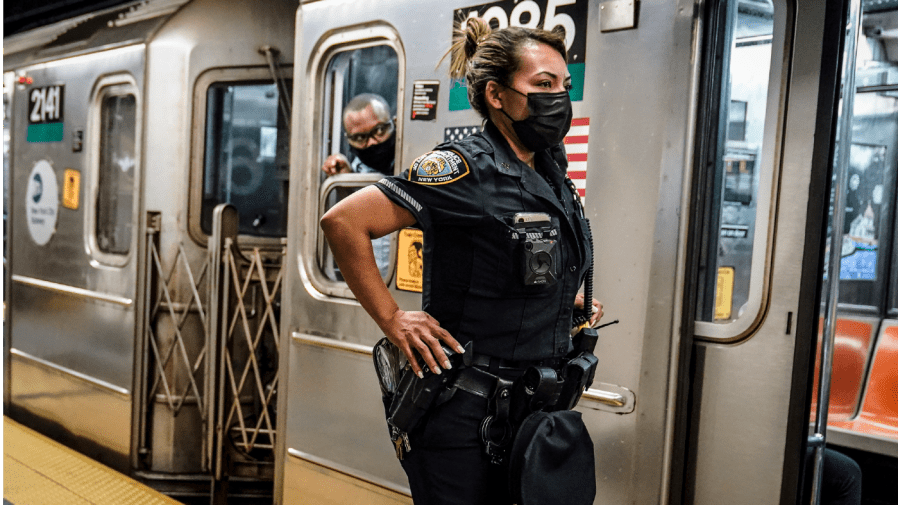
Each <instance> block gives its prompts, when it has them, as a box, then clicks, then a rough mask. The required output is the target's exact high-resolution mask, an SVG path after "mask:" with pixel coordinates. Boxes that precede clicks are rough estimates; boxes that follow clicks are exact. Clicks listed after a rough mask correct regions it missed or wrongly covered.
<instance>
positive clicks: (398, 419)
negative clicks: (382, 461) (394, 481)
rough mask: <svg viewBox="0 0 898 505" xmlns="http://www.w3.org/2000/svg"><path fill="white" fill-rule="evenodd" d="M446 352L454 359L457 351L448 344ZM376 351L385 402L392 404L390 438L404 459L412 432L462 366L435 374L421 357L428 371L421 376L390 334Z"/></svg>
mask: <svg viewBox="0 0 898 505" xmlns="http://www.w3.org/2000/svg"><path fill="white" fill-rule="evenodd" d="M443 352H444V353H446V356H447V357H448V358H449V359H450V360H452V359H453V358H452V357H453V356H454V355H455V354H456V353H455V352H454V351H452V350H451V349H449V348H448V347H446V346H443ZM373 354H374V368H375V370H376V371H377V378H378V381H379V383H380V388H381V393H382V394H383V396H384V402H385V404H389V408H388V409H387V424H388V425H389V427H390V438H391V439H392V440H393V444H394V446H395V449H396V457H397V458H399V459H402V458H403V456H404V454H405V453H406V452H408V451H410V450H411V444H410V443H409V440H408V433H409V432H411V431H412V430H413V429H414V428H415V426H417V425H418V422H419V421H420V420H421V418H422V417H423V416H424V414H425V413H426V412H427V410H428V409H429V408H430V406H431V405H432V404H433V402H434V400H435V399H436V397H437V396H439V395H440V393H441V392H442V391H443V390H444V389H445V385H446V383H448V382H449V381H450V380H452V379H453V378H454V377H455V374H454V373H452V372H453V371H455V370H457V369H458V366H456V367H455V368H453V369H452V370H443V371H442V373H441V374H435V373H433V372H432V371H431V370H430V368H429V367H428V366H427V365H426V364H425V363H424V360H423V359H421V358H420V357H419V358H418V364H419V365H420V367H421V370H422V372H423V374H424V378H419V377H418V376H417V375H415V372H414V371H412V367H411V365H410V364H409V363H408V360H407V359H406V357H405V354H403V353H402V351H401V350H399V348H398V347H396V346H395V345H393V343H392V342H390V341H389V340H387V338H386V337H384V338H382V339H381V340H380V341H379V342H378V343H377V344H376V345H375V346H374V352H373Z"/></svg>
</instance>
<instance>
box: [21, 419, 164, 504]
mask: <svg viewBox="0 0 898 505" xmlns="http://www.w3.org/2000/svg"><path fill="white" fill-rule="evenodd" d="M3 499H4V501H7V502H9V503H11V504H12V505H88V504H93V505H154V504H172V505H180V502H178V501H175V500H173V499H171V498H169V497H167V496H165V495H163V494H161V493H158V492H156V491H154V490H153V489H150V488H149V487H147V486H144V485H143V484H141V483H139V482H137V481H135V480H133V479H131V478H129V477H127V476H126V475H123V474H121V473H119V472H116V471H115V470H113V469H111V468H109V467H106V466H103V465H102V464H100V463H98V462H96V461H94V460H92V459H90V458H88V457H87V456H84V455H83V454H79V453H77V452H75V451H73V450H71V449H69V448H68V447H65V446H63V445H62V444H59V443H57V442H54V441H53V440H50V439H48V438H46V437H44V436H43V435H41V434H39V433H37V432H35V431H33V430H30V429H28V428H26V427H24V426H22V425H21V424H19V423H16V422H15V421H12V420H10V419H9V418H7V417H6V416H4V417H3Z"/></svg>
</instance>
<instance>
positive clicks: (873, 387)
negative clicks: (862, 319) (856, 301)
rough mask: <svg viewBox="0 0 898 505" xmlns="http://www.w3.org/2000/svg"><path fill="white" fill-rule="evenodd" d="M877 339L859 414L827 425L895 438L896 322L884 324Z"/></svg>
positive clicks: (897, 404)
mask: <svg viewBox="0 0 898 505" xmlns="http://www.w3.org/2000/svg"><path fill="white" fill-rule="evenodd" d="M878 340H879V341H878V343H877V345H876V350H875V352H874V354H873V363H872V365H871V367H870V379H869V381H868V383H867V390H866V392H865V394H864V400H863V405H862V406H861V411H860V413H859V414H858V416H857V417H856V418H854V419H852V420H832V421H831V422H829V423H828V424H829V426H835V427H838V428H844V429H847V430H851V431H856V432H860V433H865V434H869V435H876V436H883V437H888V438H893V439H896V440H898V323H895V322H893V323H891V324H888V323H887V325H886V326H884V328H883V330H882V331H881V333H880V336H879V339H878Z"/></svg>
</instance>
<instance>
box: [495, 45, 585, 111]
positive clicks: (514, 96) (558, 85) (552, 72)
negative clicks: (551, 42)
mask: <svg viewBox="0 0 898 505" xmlns="http://www.w3.org/2000/svg"><path fill="white" fill-rule="evenodd" d="M570 82H571V76H570V75H569V74H568V72H567V65H566V64H565V62H564V58H562V56H561V53H559V52H558V51H556V50H555V49H553V48H552V47H551V46H548V45H546V44H528V45H526V46H524V47H523V48H521V67H520V68H519V69H518V71H517V72H515V73H514V74H513V75H512V77H511V82H510V84H511V87H513V88H514V89H515V90H517V91H519V93H515V92H514V91H513V90H510V89H507V88H503V89H502V90H501V91H500V93H501V95H502V108H503V109H505V112H507V113H508V115H509V116H511V117H512V118H514V119H515V120H516V121H520V120H522V119H526V118H527V116H529V115H530V113H529V112H528V109H527V97H526V96H524V95H526V94H527V93H558V92H561V91H565V90H566V87H565V86H567V85H569V84H570ZM521 93H523V94H521Z"/></svg>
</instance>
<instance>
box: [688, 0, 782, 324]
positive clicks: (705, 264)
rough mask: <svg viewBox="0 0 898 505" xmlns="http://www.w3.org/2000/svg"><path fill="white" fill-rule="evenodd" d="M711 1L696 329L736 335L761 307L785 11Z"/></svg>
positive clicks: (752, 2)
mask: <svg viewBox="0 0 898 505" xmlns="http://www.w3.org/2000/svg"><path fill="white" fill-rule="evenodd" d="M708 9H709V11H708V14H707V16H706V19H707V20H708V21H707V30H706V33H707V34H708V35H707V36H706V40H707V41H708V43H707V46H706V48H705V50H706V54H705V60H704V61H705V63H704V68H705V69H706V70H705V73H704V77H703V84H702V86H703V88H704V92H703V95H704V96H707V97H709V98H707V99H706V100H705V103H703V105H702V118H703V120H702V121H701V124H700V127H699V137H700V138H699V141H698V142H697V145H698V148H699V151H698V152H697V157H696V160H697V161H698V163H699V164H698V165H697V166H698V167H699V168H698V172H697V173H699V174H701V177H700V178H699V179H697V180H701V181H702V182H701V184H702V187H701V189H699V190H698V191H700V192H701V193H702V194H703V195H704V198H703V199H702V202H703V206H702V207H701V209H700V211H699V213H700V215H701V218H700V221H701V223H703V228H702V233H701V236H702V237H703V238H702V250H701V252H700V255H701V257H700V268H699V285H698V288H697V296H698V300H697V305H696V321H697V323H696V333H697V335H698V336H699V337H700V338H701V337H708V338H711V339H721V340H733V339H737V338H739V336H740V335H744V334H745V333H746V331H747V329H748V328H749V327H750V326H751V325H752V323H753V321H755V320H756V319H757V318H758V317H759V315H760V314H761V312H762V311H761V305H762V300H763V296H762V295H763V293H762V291H763V289H764V287H765V282H764V279H765V276H766V272H765V266H766V261H765V258H766V254H767V252H768V248H769V245H768V222H769V220H770V219H769V218H770V215H769V213H770V201H771V198H772V194H773V191H774V172H775V169H774V157H775V156H774V154H775V151H774V147H775V141H774V140H773V139H774V136H775V133H776V130H777V126H778V125H777V121H778V116H779V114H777V108H778V105H779V86H780V84H779V83H780V81H781V77H780V76H781V75H782V60H783V57H782V56H781V55H782V54H783V51H784V49H783V47H784V40H785V27H786V25H787V23H785V11H786V10H787V9H786V5H785V2H784V0H783V1H781V0H736V1H727V2H718V3H713V4H709V6H708Z"/></svg>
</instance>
